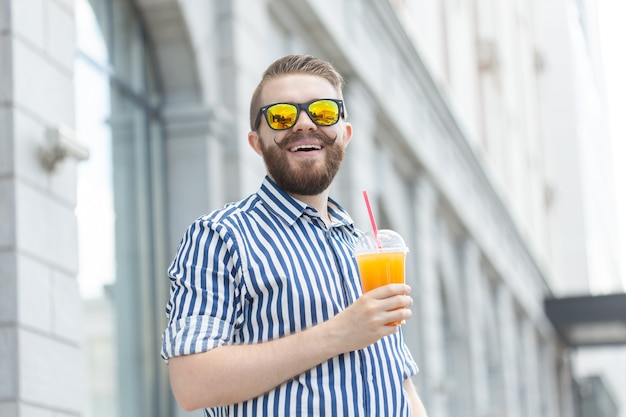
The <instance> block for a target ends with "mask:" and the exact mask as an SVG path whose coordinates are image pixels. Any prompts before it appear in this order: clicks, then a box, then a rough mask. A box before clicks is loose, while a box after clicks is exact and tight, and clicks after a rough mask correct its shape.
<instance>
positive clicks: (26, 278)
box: [15, 255, 52, 334]
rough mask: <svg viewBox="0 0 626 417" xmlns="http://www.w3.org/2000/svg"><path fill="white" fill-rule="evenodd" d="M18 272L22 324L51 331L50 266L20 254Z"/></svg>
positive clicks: (19, 315)
mask: <svg viewBox="0 0 626 417" xmlns="http://www.w3.org/2000/svg"><path fill="white" fill-rule="evenodd" d="M17 272H18V274H17V276H16V277H15V279H16V280H17V300H18V304H17V308H18V312H17V317H18V321H19V323H20V325H21V326H22V325H23V326H27V327H32V328H34V329H37V330H39V331H41V332H42V333H44V334H45V333H49V332H50V330H51V327H52V326H51V322H52V316H51V314H50V313H51V307H50V270H49V268H48V267H46V266H45V265H42V264H41V262H38V261H36V260H33V259H31V258H29V257H25V256H19V255H18V256H17Z"/></svg>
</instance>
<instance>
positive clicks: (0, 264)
mask: <svg viewBox="0 0 626 417" xmlns="http://www.w3.org/2000/svg"><path fill="white" fill-rule="evenodd" d="M16 276H17V265H16V259H15V254H14V253H13V252H0V288H2V291H0V323H15V322H16V321H17V295H16V292H17V285H16V281H17V280H16ZM0 357H1V356H0ZM0 380H1V379H0ZM0 415H1V414H0Z"/></svg>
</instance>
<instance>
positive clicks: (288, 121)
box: [266, 103, 298, 130]
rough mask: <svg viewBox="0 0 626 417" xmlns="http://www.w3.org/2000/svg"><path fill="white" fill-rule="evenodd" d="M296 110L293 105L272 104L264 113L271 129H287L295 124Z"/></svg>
mask: <svg viewBox="0 0 626 417" xmlns="http://www.w3.org/2000/svg"><path fill="white" fill-rule="evenodd" d="M297 117H298V108H297V107H296V106H294V105H293V104H286V103H281V104H274V105H273V106H270V107H268V109H267V111H266V118H267V123H268V124H269V125H270V127H271V128H272V129H276V130H280V129H289V128H290V127H291V126H293V125H294V124H295V123H296V118H297Z"/></svg>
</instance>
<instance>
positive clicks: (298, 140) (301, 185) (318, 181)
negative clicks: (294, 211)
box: [248, 74, 352, 196]
mask: <svg viewBox="0 0 626 417" xmlns="http://www.w3.org/2000/svg"><path fill="white" fill-rule="evenodd" d="M318 98H340V97H339V96H338V93H337V91H335V89H334V88H333V86H332V85H331V84H330V83H329V82H328V81H327V80H326V79H324V78H323V77H319V76H315V75H305V74H292V75H286V76H282V77H279V78H275V79H272V80H270V81H268V82H267V83H266V84H265V86H264V88H263V94H262V103H263V105H266V104H271V103H278V102H291V103H305V102H309V101H311V100H314V99H318ZM351 136H352V127H351V126H350V124H349V123H346V122H345V121H344V120H343V119H340V120H339V122H337V123H336V124H334V125H332V126H318V125H316V124H315V123H313V121H312V120H311V119H310V118H309V115H308V114H306V112H304V111H300V114H299V116H298V120H297V121H296V124H295V125H293V126H292V127H291V128H289V129H285V130H272V129H270V127H269V126H268V125H267V122H266V121H265V119H263V120H261V124H260V126H259V128H258V129H257V131H256V132H250V134H249V135H248V140H249V141H250V144H251V145H252V147H253V148H254V149H255V150H256V151H257V153H259V154H260V155H261V156H263V160H264V161H265V165H266V167H267V171H268V174H269V176H270V178H271V179H272V180H273V181H274V182H275V183H276V184H278V186H279V187H280V188H282V189H283V190H284V191H286V192H288V193H290V194H293V195H307V196H310V195H317V194H320V193H321V192H323V191H325V190H326V189H327V188H328V187H329V186H330V184H331V182H332V181H333V179H334V178H335V175H336V174H337V171H338V170H339V167H340V166H341V162H342V160H343V157H344V154H345V148H346V146H347V144H348V142H349V141H350V138H351Z"/></svg>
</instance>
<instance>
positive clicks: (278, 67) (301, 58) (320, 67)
mask: <svg viewBox="0 0 626 417" xmlns="http://www.w3.org/2000/svg"><path fill="white" fill-rule="evenodd" d="M287 74H311V75H319V76H320V77H324V78H325V79H327V80H328V82H330V84H331V85H332V86H333V87H334V88H335V89H336V90H337V93H338V94H339V98H342V89H343V82H344V80H343V77H342V76H341V74H339V72H337V70H336V69H335V68H334V67H333V66H332V65H331V64H330V63H329V62H327V61H324V60H321V59H319V58H316V57H314V56H311V55H302V54H296V55H286V56H284V57H282V58H279V59H277V60H276V61H274V62H273V63H272V64H271V65H270V66H269V67H267V69H266V70H265V72H264V73H263V77H262V78H261V81H260V82H259V85H257V87H256V89H255V90H254V93H253V94H252V99H251V100H250V129H252V130H254V129H255V127H256V126H254V122H255V121H256V118H257V114H258V112H259V109H260V108H261V102H260V101H261V93H262V92H263V87H264V86H265V83H266V82H267V81H268V80H271V79H273V78H277V77H280V76H283V75H287Z"/></svg>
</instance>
